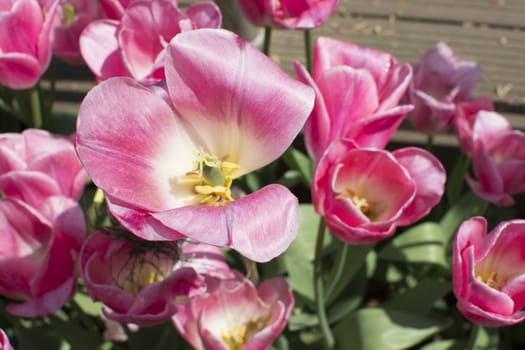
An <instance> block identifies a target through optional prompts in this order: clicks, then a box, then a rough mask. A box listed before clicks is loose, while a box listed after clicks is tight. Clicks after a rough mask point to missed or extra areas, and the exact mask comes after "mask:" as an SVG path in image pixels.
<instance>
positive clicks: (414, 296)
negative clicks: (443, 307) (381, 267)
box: [383, 278, 451, 315]
mask: <svg viewBox="0 0 525 350" xmlns="http://www.w3.org/2000/svg"><path fill="white" fill-rule="evenodd" d="M450 288H451V286H450V282H447V281H439V280H435V279H430V278H429V279H424V280H422V281H420V282H419V283H418V284H417V285H416V286H415V287H413V288H410V289H407V290H406V291H405V292H404V293H401V294H397V295H395V296H394V297H393V298H392V299H390V300H389V301H387V302H386V303H385V304H384V305H383V306H384V307H385V308H387V309H390V310H400V311H404V312H412V313H417V314H421V315H426V314H428V313H429V312H430V310H432V307H433V306H434V303H435V302H436V301H437V300H438V299H440V298H442V297H443V296H445V295H446V294H447V293H448V292H450Z"/></svg>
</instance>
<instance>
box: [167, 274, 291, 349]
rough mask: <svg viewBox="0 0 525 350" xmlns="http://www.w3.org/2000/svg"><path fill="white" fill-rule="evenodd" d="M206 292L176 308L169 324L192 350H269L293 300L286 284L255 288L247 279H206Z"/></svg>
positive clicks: (272, 282)
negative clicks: (207, 287)
mask: <svg viewBox="0 0 525 350" xmlns="http://www.w3.org/2000/svg"><path fill="white" fill-rule="evenodd" d="M208 285H209V292H208V293H206V294H204V295H202V296H198V297H196V298H194V299H192V300H191V301H190V302H189V303H187V304H184V305H181V306H179V307H178V310H177V313H176V314H175V315H174V317H173V321H174V324H175V326H176V327H177V329H178V330H179V332H180V334H181V335H182V336H183V337H184V338H185V339H186V340H187V341H188V342H189V343H190V344H191V345H192V346H193V348H194V349H196V350H205V349H206V350H227V349H244V350H260V349H269V348H270V346H271V344H272V343H273V342H274V340H275V339H276V338H277V337H278V336H279V334H280V333H281V332H282V331H283V329H284V327H285V326H286V324H287V322H288V319H289V317H290V314H291V312H292V308H293V304H294V298H293V294H292V291H291V289H290V287H289V286H288V284H287V282H286V280H285V279H284V278H282V277H277V278H273V279H270V280H267V281H264V282H263V283H261V284H260V285H259V286H258V287H255V286H254V285H253V284H252V282H251V281H250V280H248V279H245V278H243V277H242V276H238V277H237V278H232V279H222V280H220V279H212V278H208Z"/></svg>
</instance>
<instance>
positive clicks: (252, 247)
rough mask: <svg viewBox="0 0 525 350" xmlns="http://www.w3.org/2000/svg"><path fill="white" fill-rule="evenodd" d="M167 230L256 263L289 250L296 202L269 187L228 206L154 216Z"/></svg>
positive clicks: (286, 193) (278, 188) (294, 229)
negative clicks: (237, 253) (242, 256)
mask: <svg viewBox="0 0 525 350" xmlns="http://www.w3.org/2000/svg"><path fill="white" fill-rule="evenodd" d="M151 215H152V217H153V218H155V219H158V220H159V221H160V222H162V223H163V224H164V225H165V226H166V227H169V228H171V229H172V230H174V231H176V232H180V233H183V234H184V235H185V236H187V237H188V238H191V239H193V240H195V241H199V242H203V243H207V244H212V245H217V246H229V247H231V248H233V249H235V250H237V251H238V252H239V253H241V254H242V255H244V256H246V257H247V258H249V259H252V260H254V261H257V262H266V261H268V260H270V259H272V258H274V257H276V256H278V255H280V254H281V253H282V252H284V251H285V250H286V248H288V246H289V245H290V243H291V242H292V241H293V239H294V238H295V236H296V234H297V225H298V204H297V198H295V196H294V195H293V194H292V193H291V192H290V191H289V190H288V189H287V188H285V187H283V186H280V185H269V186H266V187H264V188H262V189H261V190H259V191H257V192H254V193H252V194H250V195H247V196H245V197H242V198H241V199H238V200H236V201H234V202H231V203H229V204H227V205H225V206H219V207H212V206H186V207H181V208H176V209H173V210H168V211H164V212H157V213H152V214H151Z"/></svg>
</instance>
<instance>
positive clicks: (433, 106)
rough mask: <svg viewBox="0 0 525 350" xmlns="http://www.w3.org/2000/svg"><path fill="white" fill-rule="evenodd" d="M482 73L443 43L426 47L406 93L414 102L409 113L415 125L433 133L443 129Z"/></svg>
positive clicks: (473, 63)
mask: <svg viewBox="0 0 525 350" xmlns="http://www.w3.org/2000/svg"><path fill="white" fill-rule="evenodd" d="M481 76H482V73H481V70H480V69H479V68H478V66H477V65H476V63H475V62H471V61H462V60H459V59H458V58H457V57H456V55H455V53H454V51H453V50H452V49H451V48H450V47H449V46H447V45H446V44H445V43H438V44H437V45H436V46H435V47H434V48H431V49H429V50H428V51H427V52H426V53H425V55H424V56H423V57H422V58H421V61H420V62H419V64H416V65H415V66H414V79H413V81H412V83H411V84H410V87H409V92H408V94H407V96H408V100H409V102H410V103H412V104H413V105H414V110H413V111H412V112H411V113H410V114H409V118H410V121H411V123H412V125H413V126H414V128H416V129H417V130H419V131H422V132H425V133H429V134H433V133H439V132H444V131H446V130H447V129H448V128H449V127H450V125H451V124H452V121H453V119H454V114H455V111H456V104H457V103H459V102H463V101H468V100H469V99H470V95H471V94H472V92H473V91H474V88H475V87H476V84H477V83H478V82H479V80H480V79H481Z"/></svg>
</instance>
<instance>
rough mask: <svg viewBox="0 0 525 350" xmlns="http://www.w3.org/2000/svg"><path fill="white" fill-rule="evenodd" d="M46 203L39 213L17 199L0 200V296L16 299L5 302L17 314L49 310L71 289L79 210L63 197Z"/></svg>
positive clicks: (81, 230)
mask: <svg viewBox="0 0 525 350" xmlns="http://www.w3.org/2000/svg"><path fill="white" fill-rule="evenodd" d="M45 208H46V210H45V212H46V216H45V217H44V216H42V215H38V214H37V213H34V212H33V211H32V210H31V209H30V208H28V207H27V206H26V205H24V204H23V203H21V202H20V201H18V200H12V199H8V198H4V199H2V200H1V201H0V230H1V232H2V234H1V235H0V295H3V296H5V297H8V298H10V299H13V300H17V301H20V302H21V303H14V302H13V303H10V304H9V305H8V306H7V311H8V312H9V313H11V314H13V315H16V316H21V317H41V316H45V315H50V314H52V313H54V312H55V311H57V310H58V309H59V308H60V307H61V306H62V305H63V304H64V303H65V302H67V301H68V300H69V299H70V298H71V297H72V296H73V294H74V293H75V288H76V284H77V276H76V256H77V255H78V253H79V251H80V247H81V245H82V241H83V239H84V236H85V230H86V228H85V222H84V215H83V213H82V210H81V209H80V207H79V206H78V204H77V203H76V202H74V201H72V200H71V199H68V198H66V197H52V198H48V199H47V200H46V204H45Z"/></svg>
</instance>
